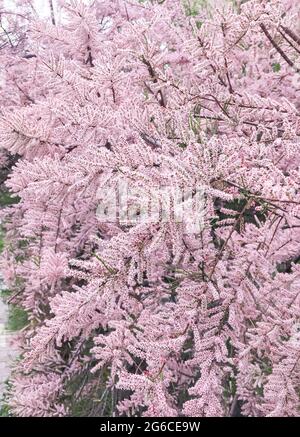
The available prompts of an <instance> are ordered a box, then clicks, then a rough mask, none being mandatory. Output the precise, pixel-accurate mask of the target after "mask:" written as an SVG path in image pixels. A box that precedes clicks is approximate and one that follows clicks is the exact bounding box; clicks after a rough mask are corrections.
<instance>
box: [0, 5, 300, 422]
mask: <svg viewBox="0 0 300 437" xmlns="http://www.w3.org/2000/svg"><path fill="white" fill-rule="evenodd" d="M210 3H211V5H210V6H209V7H202V8H201V7H199V10H198V11H191V10H190V9H189V8H188V6H187V4H188V2H185V1H181V0H165V1H154V0H153V1H143V2H138V1H135V0H125V1H116V0H114V1H112V0H105V1H101V2H95V3H94V4H93V5H92V6H88V5H85V4H83V3H81V2H80V1H77V0H76V1H75V0H72V1H70V2H67V1H61V2H60V4H61V7H62V12H61V20H58V17H57V20H56V22H55V24H53V23H50V22H46V21H45V20H39V19H36V18H34V17H32V16H31V15H30V13H29V12H28V11H27V12H26V13H27V14H28V15H26V17H25V16H21V17H20V16H13V15H12V16H9V19H8V25H9V26H10V27H11V28H12V31H13V29H15V28H16V29H19V43H18V44H16V43H12V44H13V45H14V47H10V46H9V45H6V46H5V47H3V49H2V51H1V52H0V55H1V56H2V57H3V65H5V67H6V80H5V84H4V85H2V88H3V90H1V91H3V93H2V97H1V99H2V107H1V119H0V145H1V147H2V149H3V152H1V153H3V158H2V155H1V157H0V160H1V162H5V159H6V158H5V157H6V156H7V154H9V156H17V157H18V160H17V162H16V164H15V165H14V166H13V167H12V170H11V173H10V176H9V178H8V180H7V186H8V187H9V189H10V190H11V192H12V193H14V194H16V195H18V196H19V197H20V202H19V203H16V204H14V205H12V206H10V207H9V208H7V209H6V210H5V211H4V212H2V216H3V218H4V220H5V227H6V249H5V251H4V253H3V255H2V261H1V262H2V270H3V273H4V277H5V280H6V282H7V283H8V285H9V286H10V287H11V288H12V289H13V290H14V292H15V297H14V299H15V302H17V303H18V304H19V305H21V306H22V307H23V308H25V309H26V310H27V311H28V314H29V318H30V325H29V326H28V327H27V328H26V330H25V332H24V341H23V348H24V360H22V361H21V362H20V363H18V365H17V367H16V369H15V371H14V374H13V379H12V387H13V388H12V391H11V394H10V404H11V407H12V411H13V413H14V414H16V415H19V416H22V415H30V416H45V415H49V416H53V415H65V414H72V407H73V405H72V401H73V399H77V400H78V399H80V398H90V399H95V400H98V401H99V400H100V402H95V403H94V404H93V408H91V410H90V414H91V415H102V414H106V415H109V414H113V413H114V414H117V415H129V416H136V415H144V416H177V415H187V416H196V417H199V416H232V415H236V414H237V413H236V412H237V410H240V411H241V414H243V415H246V416H298V415H299V392H300V386H299V381H300V324H299V323H300V266H299V259H300V206H299V201H300V193H299V182H300V171H299V163H300V161H299V136H300V123H299V121H300V112H299V111H300V107H299V96H300V87H299V83H300V82H299V79H300V76H299V70H300V64H299V53H300V29H299V15H300V5H299V2H297V1H293V0H289V1H284V0H272V1H265V0H250V1H246V2H236V3H237V6H236V7H234V6H232V4H231V3H230V2H226V1H225V0H224V1H220V2H210ZM213 3H216V5H213ZM240 3H243V4H242V5H240ZM192 12H193V13H192ZM122 183H123V184H124V183H126V184H127V185H128V186H129V187H130V189H131V190H137V192H138V193H144V195H145V197H147V195H149V194H151V198H153V199H159V201H163V199H162V198H161V191H160V187H162V186H164V187H167V191H168V195H169V197H170V198H171V199H173V197H172V196H173V194H172V190H173V189H174V190H175V189H178V188H182V187H184V188H188V189H190V190H194V189H195V187H196V188H197V187H201V189H203V190H204V199H205V202H204V203H205V206H204V224H203V226H202V227H201V229H200V230H199V231H198V232H196V233H191V232H188V226H189V220H191V219H192V218H193V217H190V216H189V217H184V220H183V222H181V223H178V222H177V221H176V220H175V219H174V214H171V216H170V218H169V220H168V221H164V222H161V221H159V220H158V221H157V222H152V223H145V222H143V221H142V220H140V221H139V220H136V222H135V223H131V222H128V223H125V222H124V221H123V222H122V221H121V220H116V222H114V223H113V222H109V221H105V220H99V219H98V218H97V214H96V211H97V208H98V207H99V204H101V193H103V196H104V193H105V192H106V190H107V189H108V188H110V189H112V190H114V189H115V188H116V187H117V186H118V185H119V184H122ZM194 194H195V193H194ZM194 194H193V195H194ZM133 197H134V196H133ZM136 201H137V198H136V197H134V198H133V199H132V202H133V204H135V202H136ZM100 206H101V205H100ZM173 206H174V205H173V204H172V202H171V209H172V208H173ZM173 212H174V211H173V210H172V213H173ZM194 218H195V217H194ZM196 218H197V217H196ZM74 381H77V382H76V384H75V383H74ZM74 384H75V385H74ZM74 387H75V389H74ZM72 390H73V392H72ZM70 391H71V392H72V394H71V395H70ZM109 394H110V396H111V399H112V401H111V402H110V404H112V410H109V411H108V410H107V402H106V400H107V399H108V396H109Z"/></svg>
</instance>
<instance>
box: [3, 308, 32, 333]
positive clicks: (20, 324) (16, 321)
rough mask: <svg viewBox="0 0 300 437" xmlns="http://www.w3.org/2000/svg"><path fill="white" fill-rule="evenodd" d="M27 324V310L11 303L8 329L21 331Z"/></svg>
mask: <svg viewBox="0 0 300 437" xmlns="http://www.w3.org/2000/svg"><path fill="white" fill-rule="evenodd" d="M26 325H28V315H27V312H26V311H25V310H23V308H20V307H18V306H17V305H9V312H8V321H7V324H6V329H7V330H8V331H20V329H22V328H24V326H26Z"/></svg>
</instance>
